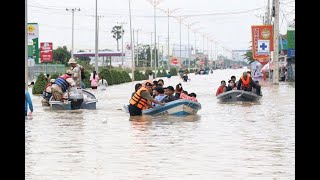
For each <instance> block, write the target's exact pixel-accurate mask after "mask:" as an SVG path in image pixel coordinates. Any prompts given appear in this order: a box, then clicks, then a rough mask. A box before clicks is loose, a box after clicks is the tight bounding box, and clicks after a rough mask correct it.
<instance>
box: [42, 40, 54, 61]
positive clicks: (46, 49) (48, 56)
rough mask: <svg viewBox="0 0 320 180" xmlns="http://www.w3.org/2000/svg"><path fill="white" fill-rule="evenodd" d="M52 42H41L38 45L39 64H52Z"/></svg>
mask: <svg viewBox="0 0 320 180" xmlns="http://www.w3.org/2000/svg"><path fill="white" fill-rule="evenodd" d="M52 50H53V48H52V42H42V43H40V59H41V63H44V62H52V56H53V53H52Z"/></svg>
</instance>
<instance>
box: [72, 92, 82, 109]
mask: <svg viewBox="0 0 320 180" xmlns="http://www.w3.org/2000/svg"><path fill="white" fill-rule="evenodd" d="M69 101H70V102H71V109H80V108H81V104H82V102H83V93H82V89H81V88H77V87H71V88H70V89H69Z"/></svg>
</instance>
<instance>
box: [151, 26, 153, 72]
mask: <svg viewBox="0 0 320 180" xmlns="http://www.w3.org/2000/svg"><path fill="white" fill-rule="evenodd" d="M152 34H153V32H151V43H150V68H152V63H153V61H152V51H153V50H152Z"/></svg>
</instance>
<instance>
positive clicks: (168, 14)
mask: <svg viewBox="0 0 320 180" xmlns="http://www.w3.org/2000/svg"><path fill="white" fill-rule="evenodd" d="M159 9H160V8H159ZM178 9H180V8H175V9H171V10H170V9H169V8H168V10H167V11H166V10H163V9H160V10H161V11H163V12H164V13H165V14H166V15H167V16H168V71H170V63H169V57H170V55H169V54H170V48H169V38H170V37H169V34H170V31H169V19H170V15H171V14H172V13H174V12H175V11H176V10H178Z"/></svg>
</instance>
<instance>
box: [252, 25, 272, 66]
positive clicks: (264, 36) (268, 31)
mask: <svg viewBox="0 0 320 180" xmlns="http://www.w3.org/2000/svg"><path fill="white" fill-rule="evenodd" d="M251 33H252V56H253V59H254V60H258V61H259V62H260V63H262V64H265V63H267V62H268V60H269V58H270V52H271V51H273V30H272V25H258V26H251Z"/></svg>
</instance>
